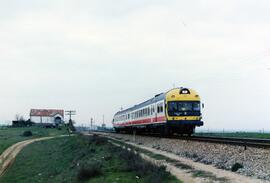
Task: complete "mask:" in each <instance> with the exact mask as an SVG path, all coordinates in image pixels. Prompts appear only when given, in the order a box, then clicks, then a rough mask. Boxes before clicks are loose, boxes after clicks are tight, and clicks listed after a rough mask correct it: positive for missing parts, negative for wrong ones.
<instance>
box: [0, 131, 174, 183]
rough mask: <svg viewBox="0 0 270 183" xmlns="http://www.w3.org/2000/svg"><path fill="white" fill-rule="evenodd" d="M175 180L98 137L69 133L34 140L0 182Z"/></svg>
mask: <svg viewBox="0 0 270 183" xmlns="http://www.w3.org/2000/svg"><path fill="white" fill-rule="evenodd" d="M153 181H154V182H155V183H159V182H160V183H161V182H162V183H163V182H164V183H171V182H172V183H174V182H175V183H176V182H179V181H178V180H176V178H175V177H173V176H171V175H170V174H169V173H167V172H166V171H165V170H164V167H160V168H158V167H156V166H153V165H152V164H150V163H148V162H145V161H144V160H142V159H141V158H140V157H139V156H137V155H135V154H134V153H131V152H129V151H127V150H124V149H122V148H121V147H116V146H114V145H112V144H111V143H109V142H108V141H107V139H105V138H101V137H92V138H91V137H83V136H71V137H62V138H57V139H51V140H46V141H40V142H36V143H34V144H31V145H29V146H27V147H26V148H25V149H23V150H22V152H21V153H20V154H19V155H18V157H17V158H16V160H15V162H14V164H13V165H12V167H10V169H9V170H8V172H7V173H6V174H5V175H4V176H3V177H2V178H0V182H1V183H9V182H12V183H17V182H18V183H29V182H41V183H43V182H44V183H47V182H48V183H50V182H51V183H54V182H63V183H64V182H91V183H92V182H93V183H100V182H102V183H111V182H115V183H126V182H129V183H148V182H150V183H151V182H153Z"/></svg>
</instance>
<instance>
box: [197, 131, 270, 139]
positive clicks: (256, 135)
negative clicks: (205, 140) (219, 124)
mask: <svg viewBox="0 0 270 183" xmlns="http://www.w3.org/2000/svg"><path fill="white" fill-rule="evenodd" d="M195 135H200V136H211V137H212V136H214V137H238V138H263V139H270V133H258V132H225V133H222V132H209V133H206V132H204V133H195Z"/></svg>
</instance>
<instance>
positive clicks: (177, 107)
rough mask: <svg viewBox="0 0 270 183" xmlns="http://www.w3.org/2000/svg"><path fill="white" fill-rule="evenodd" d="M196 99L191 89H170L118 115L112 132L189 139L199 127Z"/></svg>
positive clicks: (200, 122) (198, 100)
mask: <svg viewBox="0 0 270 183" xmlns="http://www.w3.org/2000/svg"><path fill="white" fill-rule="evenodd" d="M201 119H202V115H201V102H200V96H199V95H198V93H196V92H195V91H194V90H192V89H188V88H182V87H181V88H174V89H172V90H170V91H168V92H166V93H161V94H159V95H156V96H155V97H153V98H151V99H149V100H147V101H145V102H142V103H140V104H137V105H134V106H133V107H131V108H128V109H126V110H122V111H119V112H117V113H116V114H115V116H114V119H113V126H114V128H115V131H116V132H133V131H136V132H144V133H145V132H146V133H160V134H162V135H169V134H173V133H177V134H187V135H191V134H192V133H194V130H195V127H196V126H202V125H203V122H202V121H201Z"/></svg>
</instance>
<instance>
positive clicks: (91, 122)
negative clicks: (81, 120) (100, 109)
mask: <svg viewBox="0 0 270 183" xmlns="http://www.w3.org/2000/svg"><path fill="white" fill-rule="evenodd" d="M91 130H93V118H91Z"/></svg>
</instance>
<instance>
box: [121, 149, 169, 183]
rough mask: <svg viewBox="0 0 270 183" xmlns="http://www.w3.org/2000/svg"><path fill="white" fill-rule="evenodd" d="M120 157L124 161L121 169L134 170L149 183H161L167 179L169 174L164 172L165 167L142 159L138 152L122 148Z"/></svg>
mask: <svg viewBox="0 0 270 183" xmlns="http://www.w3.org/2000/svg"><path fill="white" fill-rule="evenodd" d="M119 156H120V158H121V159H123V160H124V161H125V162H126V166H125V167H121V170H122V171H127V172H128V171H135V172H136V173H137V175H138V176H139V177H142V178H144V180H145V181H146V182H149V183H162V182H164V181H163V180H166V179H168V177H169V176H170V174H169V173H168V172H166V167H164V166H161V167H158V166H156V165H153V164H152V163H150V162H147V161H145V160H144V159H142V158H141V157H140V156H139V155H138V154H135V153H133V152H130V151H127V150H124V149H122V150H121V152H120V154H119Z"/></svg>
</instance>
